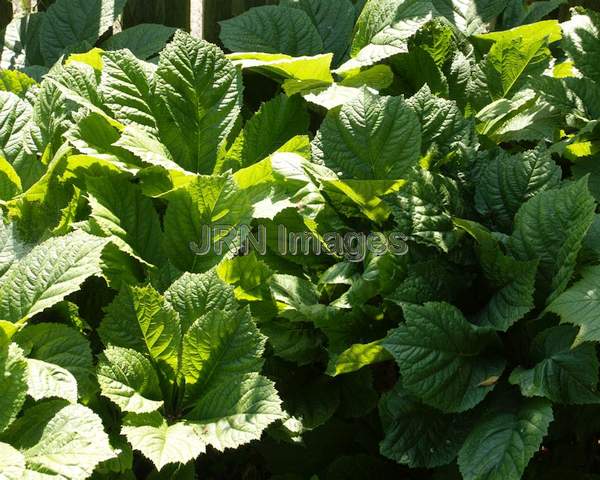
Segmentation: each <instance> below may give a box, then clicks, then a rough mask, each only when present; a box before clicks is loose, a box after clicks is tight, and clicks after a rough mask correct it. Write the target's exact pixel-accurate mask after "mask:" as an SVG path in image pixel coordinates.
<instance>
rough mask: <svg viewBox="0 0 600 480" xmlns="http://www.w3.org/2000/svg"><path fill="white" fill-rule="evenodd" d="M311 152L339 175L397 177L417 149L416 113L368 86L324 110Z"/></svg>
mask: <svg viewBox="0 0 600 480" xmlns="http://www.w3.org/2000/svg"><path fill="white" fill-rule="evenodd" d="M312 150H313V156H314V159H315V161H316V162H318V163H321V164H323V165H325V166H327V167H328V168H330V169H332V170H333V171H335V172H336V173H337V175H338V176H339V177H340V178H344V179H350V178H354V179H363V180H366V179H381V180H387V179H400V178H403V176H405V175H406V174H407V173H408V172H409V171H410V169H411V168H412V167H414V166H415V165H416V164H417V162H418V160H419V157H420V152H421V129H420V126H419V122H418V120H417V117H416V115H415V114H414V113H413V112H412V110H411V108H410V107H409V106H408V105H407V104H406V102H404V100H403V99H402V98H400V97H379V96H376V95H374V94H372V93H371V92H370V91H369V90H368V89H366V88H365V89H363V90H362V92H361V94H360V95H358V96H357V97H355V98H353V99H352V100H351V101H350V102H349V103H347V104H345V105H344V106H343V107H342V108H341V110H332V111H330V112H329V113H328V114H327V117H326V118H325V120H324V121H323V123H322V125H321V128H320V130H319V132H318V133H317V136H316V138H315V140H314V142H313V148H312Z"/></svg>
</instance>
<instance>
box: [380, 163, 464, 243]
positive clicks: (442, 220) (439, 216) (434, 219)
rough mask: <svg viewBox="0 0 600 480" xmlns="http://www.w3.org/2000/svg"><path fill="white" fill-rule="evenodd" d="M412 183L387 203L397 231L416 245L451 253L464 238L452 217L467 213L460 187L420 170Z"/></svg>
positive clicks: (453, 182)
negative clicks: (433, 247)
mask: <svg viewBox="0 0 600 480" xmlns="http://www.w3.org/2000/svg"><path fill="white" fill-rule="evenodd" d="M409 179H410V181H409V182H408V183H407V185H406V186H405V187H404V188H401V189H400V190H399V191H398V192H396V193H394V194H392V195H390V196H389V197H387V200H386V201H387V203H388V205H389V207H390V208H391V211H392V215H393V218H394V221H395V223H396V225H397V230H398V231H399V232H400V233H401V234H402V235H405V236H408V238H410V239H411V240H414V241H416V242H419V243H423V244H426V245H435V246H437V247H438V248H440V249H441V250H443V251H449V250H451V249H452V248H453V247H454V246H455V245H456V243H457V241H458V240H459V238H460V233H459V232H457V231H456V230H455V228H454V224H453V223H452V217H453V216H461V215H462V212H463V210H464V206H463V200H462V198H461V193H460V189H459V186H458V184H457V183H456V181H454V180H453V179H451V178H448V177H444V176H443V175H440V174H438V173H432V172H429V171H427V170H417V171H415V172H414V173H413V174H412V175H411V177H409Z"/></svg>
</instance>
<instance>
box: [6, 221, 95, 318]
mask: <svg viewBox="0 0 600 480" xmlns="http://www.w3.org/2000/svg"><path fill="white" fill-rule="evenodd" d="M105 245H106V240H105V239H102V238H98V237H94V236H92V235H88V234H87V233H83V232H74V233H70V234H68V235H65V236H63V237H57V238H52V239H50V240H47V241H46V242H44V243H42V244H40V245H38V246H37V247H35V248H34V249H33V250H32V251H31V252H30V253H29V254H28V255H27V256H25V257H23V258H22V259H21V260H19V261H18V262H15V263H13V264H12V265H11V267H10V268H9V269H8V271H7V272H6V273H5V274H4V275H3V276H2V277H1V278H0V318H1V319H4V320H9V321H11V322H17V321H19V320H27V319H28V318H31V317H32V316H33V315H35V314H36V313H39V312H41V311H43V310H45V309H47V308H49V307H51V306H52V305H54V304H55V303H58V302H60V301H61V300H62V299H63V298H65V297H66V296H67V295H69V294H70V293H73V292H75V291H77V290H78V289H79V286H80V285H81V284H82V283H83V282H84V281H85V280H86V279H87V278H88V277H91V276H92V275H97V274H98V273H100V265H99V264H100V254H101V253H102V249H103V248H104V246H105Z"/></svg>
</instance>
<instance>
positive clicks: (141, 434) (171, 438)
mask: <svg viewBox="0 0 600 480" xmlns="http://www.w3.org/2000/svg"><path fill="white" fill-rule="evenodd" d="M121 433H122V434H123V435H125V437H127V440H128V441H129V443H131V446H132V447H133V449H134V450H138V451H140V452H142V454H143V455H144V456H145V457H146V458H147V459H149V460H150V461H151V462H152V463H153V464H154V466H155V467H156V469H157V470H162V469H163V467H164V466H165V465H167V464H169V463H187V462H189V461H190V460H193V459H195V458H196V457H197V456H198V455H200V454H201V453H202V452H204V451H205V448H206V447H205V444H204V443H203V442H202V441H201V440H200V438H199V437H198V435H196V433H195V431H194V428H192V426H190V425H187V424H186V423H183V422H178V423H174V424H172V425H169V424H168V423H167V421H166V420H165V419H164V418H163V417H162V416H161V415H160V413H158V412H154V413H146V414H129V415H127V416H126V417H125V419H124V421H123V428H122V429H121Z"/></svg>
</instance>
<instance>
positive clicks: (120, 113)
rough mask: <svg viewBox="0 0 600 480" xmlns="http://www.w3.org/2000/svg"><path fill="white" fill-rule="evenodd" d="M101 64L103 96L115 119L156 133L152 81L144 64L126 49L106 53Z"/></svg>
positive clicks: (101, 91)
mask: <svg viewBox="0 0 600 480" xmlns="http://www.w3.org/2000/svg"><path fill="white" fill-rule="evenodd" d="M102 63H103V66H102V81H101V83H100V93H101V95H102V97H103V98H104V104H105V105H106V107H107V108H108V109H109V110H110V111H111V112H112V114H113V116H114V117H115V119H117V120H118V121H120V122H122V123H123V124H125V125H131V124H133V125H139V126H141V127H144V128H147V129H148V130H150V131H151V132H154V131H155V130H156V121H155V120H154V116H153V115H152V110H151V107H150V104H151V94H150V89H151V87H150V79H149V75H148V72H147V71H146V69H145V67H144V65H143V64H142V62H140V61H139V60H138V59H137V58H135V57H134V56H133V54H132V53H130V52H128V51H127V50H119V51H116V52H105V53H104V54H103V55H102Z"/></svg>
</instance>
